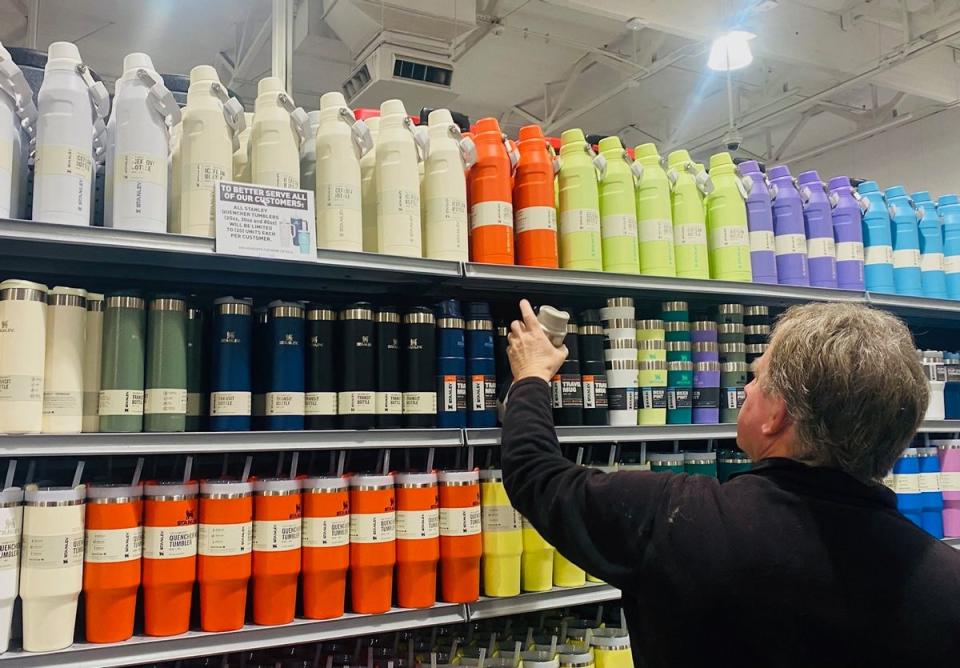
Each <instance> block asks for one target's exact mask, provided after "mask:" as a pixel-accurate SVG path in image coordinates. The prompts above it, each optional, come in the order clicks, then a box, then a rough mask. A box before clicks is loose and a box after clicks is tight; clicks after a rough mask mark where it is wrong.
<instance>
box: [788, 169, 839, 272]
mask: <svg viewBox="0 0 960 668" xmlns="http://www.w3.org/2000/svg"><path fill="white" fill-rule="evenodd" d="M797 184H798V187H799V189H800V197H801V198H802V199H803V221H804V225H805V226H806V231H807V267H808V268H809V271H810V285H811V286H813V287H816V288H835V287H837V250H836V242H835V241H834V238H833V215H832V212H831V209H830V200H829V199H828V198H827V191H826V190H825V189H824V187H823V181H821V180H820V175H819V174H817V173H816V172H815V171H809V172H803V173H801V174H800V176H799V177H797Z"/></svg>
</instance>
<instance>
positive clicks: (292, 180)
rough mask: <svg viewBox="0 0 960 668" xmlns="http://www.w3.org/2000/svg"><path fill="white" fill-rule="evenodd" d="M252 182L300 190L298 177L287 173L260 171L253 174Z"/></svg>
mask: <svg viewBox="0 0 960 668" xmlns="http://www.w3.org/2000/svg"><path fill="white" fill-rule="evenodd" d="M253 182H254V183H257V184H259V185H265V186H275V187H277V188H293V189H294V190H296V189H298V188H300V175H299V174H290V173H289V172H275V171H262V172H257V173H256V174H254V178H253Z"/></svg>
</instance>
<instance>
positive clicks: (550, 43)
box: [0, 0, 960, 161]
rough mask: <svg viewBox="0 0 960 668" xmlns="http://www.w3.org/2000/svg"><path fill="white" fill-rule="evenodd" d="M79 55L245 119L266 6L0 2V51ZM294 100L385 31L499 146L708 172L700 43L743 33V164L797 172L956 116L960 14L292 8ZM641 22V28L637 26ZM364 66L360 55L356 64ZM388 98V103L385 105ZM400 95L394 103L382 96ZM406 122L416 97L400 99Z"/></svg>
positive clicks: (493, 6) (710, 86) (711, 104)
mask: <svg viewBox="0 0 960 668" xmlns="http://www.w3.org/2000/svg"><path fill="white" fill-rule="evenodd" d="M37 4H38V5H39V13H38V17H39V19H38V28H37V46H38V48H41V49H45V48H46V47H47V46H48V45H49V43H50V42H51V41H55V40H69V41H74V42H77V43H78V45H79V47H80V51H81V54H82V55H83V57H84V59H85V61H86V62H87V63H88V64H89V65H90V66H91V67H93V68H94V69H95V70H97V71H98V72H99V73H100V74H101V75H103V76H104V78H105V79H108V80H109V79H112V78H115V77H117V76H118V75H119V74H120V68H121V62H122V58H123V56H124V55H125V54H126V53H128V52H131V51H144V52H146V53H149V54H150V55H151V56H152V57H153V60H154V63H155V64H156V66H157V68H158V69H159V70H160V71H163V72H165V73H183V74H186V73H187V72H189V69H190V67H192V66H193V65H196V64H202V63H210V64H214V65H216V66H217V68H218V69H219V71H220V73H221V76H222V77H223V79H224V80H225V81H229V82H231V87H232V88H233V89H234V90H236V91H237V92H238V93H239V94H240V95H241V96H242V98H243V100H244V102H245V103H246V104H247V106H248V107H252V102H253V98H254V96H255V91H256V88H255V86H256V83H255V82H256V80H257V79H259V78H260V77H262V76H264V75H267V74H268V73H269V72H270V63H271V48H270V46H271V45H270V32H271V26H270V20H271V6H272V3H271V1H270V0H204V2H202V3H199V2H196V1H195V0H0V41H2V42H3V43H4V44H7V45H14V46H16V45H25V44H27V40H28V19H27V17H28V15H29V14H30V13H31V11H33V7H34V6H35V5H37ZM294 4H295V5H296V14H297V16H296V19H295V30H294V34H295V39H294V43H295V45H296V46H295V49H294V61H293V75H294V91H293V92H294V96H295V97H296V99H297V102H298V103H299V104H301V105H303V106H304V107H305V108H307V109H311V108H315V107H316V106H317V104H318V97H319V95H320V94H322V93H323V92H326V91H328V90H338V89H339V88H340V86H341V84H342V83H343V82H344V81H345V80H346V79H347V78H348V77H349V76H350V75H351V74H352V73H353V72H354V70H355V69H356V67H357V64H358V58H359V57H360V56H362V55H364V54H365V53H366V51H365V49H367V47H368V46H369V44H370V42H371V40H374V41H376V39H377V37H376V35H377V34H378V33H380V31H381V29H382V28H386V29H388V30H389V31H391V32H390V35H392V36H393V37H394V38H396V39H399V40H400V41H402V42H404V43H408V44H409V43H417V44H419V43H423V44H426V45H427V46H426V47H425V48H428V49H430V50H433V51H434V52H436V53H437V54H439V55H438V57H440V58H441V59H449V61H452V62H453V70H454V73H453V80H452V81H453V83H452V91H450V92H449V93H445V95H446V96H447V98H448V99H449V101H448V103H447V104H448V105H449V106H450V107H451V108H454V109H456V110H459V111H462V112H465V113H467V114H469V115H470V116H471V117H473V118H478V117H481V116H487V115H493V116H496V117H498V118H499V119H500V121H501V124H502V125H503V126H504V127H505V128H506V129H507V131H508V132H511V133H515V132H516V129H517V128H518V127H520V126H521V125H525V124H528V123H531V122H537V123H540V124H543V125H545V126H546V127H547V129H548V130H549V131H550V132H551V133H553V134H559V131H560V130H562V129H564V128H567V127H577V126H579V127H583V128H584V129H585V130H586V131H587V132H594V133H600V134H610V133H617V134H619V135H620V136H621V137H622V138H623V139H624V140H625V141H626V142H628V143H629V144H637V143H642V142H646V141H655V142H656V143H657V144H658V145H660V146H661V149H665V150H668V149H671V148H679V147H685V148H690V149H693V150H694V153H695V155H697V156H701V157H704V156H706V155H709V154H710V153H711V152H714V151H715V150H717V149H720V148H721V147H722V146H723V143H724V141H723V138H724V136H725V134H726V133H727V131H728V127H727V126H728V121H727V118H728V96H727V81H726V77H725V76H724V75H722V74H718V73H715V72H711V71H710V70H708V69H707V68H706V55H707V51H708V49H709V43H710V40H711V39H712V38H713V37H715V36H716V35H717V34H718V33H720V32H722V31H724V30H726V29H729V28H730V27H733V26H734V25H736V26H744V27H747V28H749V29H750V30H751V31H752V32H754V33H755V34H756V35H757V37H756V39H754V40H753V41H752V42H751V46H752V50H753V53H754V56H755V59H754V62H753V64H752V65H751V66H750V67H748V68H746V69H743V70H740V71H737V72H734V73H733V75H732V77H731V82H730V83H731V93H732V95H731V98H732V106H733V110H734V117H735V120H736V124H737V126H738V127H737V133H738V134H740V135H742V137H743V142H742V148H741V149H740V152H739V154H740V155H741V156H744V157H750V156H756V157H759V158H762V159H765V160H769V161H774V160H789V159H801V158H804V157H808V156H810V155H814V154H816V153H817V152H818V151H820V150H823V149H824V148H825V147H829V146H835V145H837V144H843V143H844V142H849V141H853V140H856V139H859V138H862V137H865V136H869V135H871V134H873V133H876V132H880V131H883V130H885V129H889V128H891V127H894V126H896V125H899V124H904V123H909V122H914V121H916V120H918V119H920V118H923V117H925V116H927V115H930V114H932V113H936V112H938V111H941V110H943V109H946V108H951V107H952V106H960V64H958V63H960V56H958V53H960V51H958V50H956V49H955V46H954V45H957V46H960V0H409V1H408V2H401V1H400V0H296V2H295V3H294ZM631 19H634V20H631ZM367 50H368V49H367ZM384 90H387V89H384ZM389 90H391V91H396V89H395V88H392V89H389ZM391 94H398V95H400V96H401V97H402V99H404V102H405V103H406V104H407V107H408V110H410V111H412V112H413V111H416V110H418V109H419V108H420V106H421V104H422V102H423V99H424V97H423V96H424V95H425V91H424V89H423V88H422V87H418V86H417V85H416V84H409V85H408V84H404V85H403V86H402V87H401V88H400V90H399V92H393V93H391Z"/></svg>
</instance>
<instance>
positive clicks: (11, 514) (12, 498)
mask: <svg viewBox="0 0 960 668" xmlns="http://www.w3.org/2000/svg"><path fill="white" fill-rule="evenodd" d="M22 528H23V490H22V489H20V488H19V487H7V488H6V489H4V490H0V654H2V653H3V652H6V651H7V650H8V649H9V648H10V627H11V625H12V623H13V604H14V601H16V600H17V593H18V590H19V588H20V537H21V531H22Z"/></svg>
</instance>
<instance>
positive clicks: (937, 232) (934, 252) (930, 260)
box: [913, 190, 947, 299]
mask: <svg viewBox="0 0 960 668" xmlns="http://www.w3.org/2000/svg"><path fill="white" fill-rule="evenodd" d="M913 203H914V206H916V210H917V218H918V219H919V221H920V223H919V226H918V228H919V234H920V285H921V288H922V289H923V296H924V297H930V298H933V299H946V298H947V279H946V275H945V274H944V262H943V260H944V257H943V256H944V253H943V221H942V220H941V219H940V214H939V213H937V206H936V204H934V202H933V200H931V199H930V193H928V192H927V191H925V190H921V191H920V192H915V193H913Z"/></svg>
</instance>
